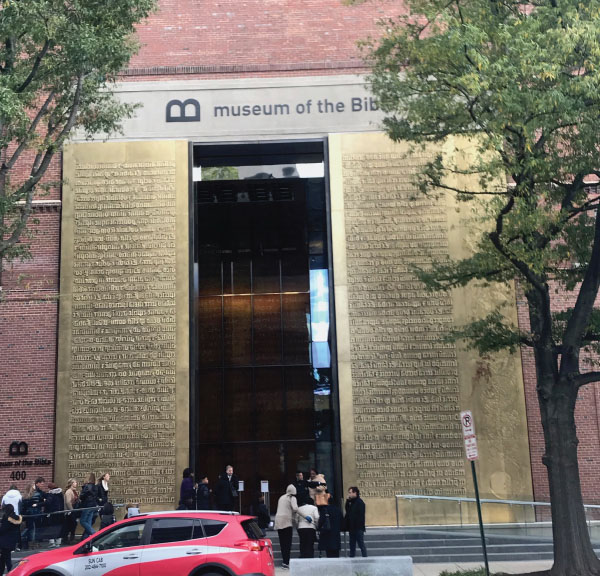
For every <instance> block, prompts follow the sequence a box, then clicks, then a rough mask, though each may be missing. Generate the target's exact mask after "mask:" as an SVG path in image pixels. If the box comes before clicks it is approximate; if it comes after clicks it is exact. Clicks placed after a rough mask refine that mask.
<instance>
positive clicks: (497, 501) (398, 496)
mask: <svg viewBox="0 0 600 576" xmlns="http://www.w3.org/2000/svg"><path fill="white" fill-rule="evenodd" d="M395 497H396V527H397V528H400V511H399V507H398V501H399V500H400V499H402V500H428V501H431V500H442V501H451V502H458V504H459V505H462V503H463V502H477V500H476V499H475V498H467V497H462V496H426V495H423V494H396V495H395ZM480 502H482V503H485V504H508V505H509V506H532V507H535V506H551V505H552V504H551V503H550V502H532V501H528V500H500V499H496V498H481V499H480ZM583 507H584V509H587V508H590V509H600V504H584V505H583ZM461 518H462V508H461ZM461 523H462V520H461Z"/></svg>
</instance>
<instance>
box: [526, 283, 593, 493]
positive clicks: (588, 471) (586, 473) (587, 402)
mask: <svg viewBox="0 0 600 576" xmlns="http://www.w3.org/2000/svg"><path fill="white" fill-rule="evenodd" d="M574 300H575V296H574V295H573V294H567V293H564V292H563V293H560V294H558V295H555V296H554V298H553V308H554V310H561V309H565V308H566V307H568V306H570V305H572V304H573V302H574ZM517 309H518V314H519V325H520V326H521V328H522V329H524V330H527V329H528V328H529V315H528V314H529V313H528V309H527V302H526V300H525V296H524V295H523V293H522V291H519V293H518V295H517ZM521 359H522V364H523V377H524V380H525V403H526V410H527V420H528V427H529V446H530V453H531V468H532V475H533V492H534V498H535V500H536V501H539V502H548V501H549V500H550V494H549V488H548V476H547V473H546V467H545V466H544V465H543V464H542V456H543V455H544V436H543V431H542V423H541V420H540V410H539V406H538V399H537V393H536V376H535V363H534V358H533V353H532V352H531V350H530V349H524V350H523V351H522V352H521ZM585 369H587V368H585V367H584V365H583V363H582V370H585ZM575 417H576V423H577V436H578V438H579V449H578V452H579V472H580V476H581V488H582V491H583V500H584V502H585V503H587V504H600V384H590V385H588V386H585V387H583V388H582V389H581V391H580V393H579V397H578V399H577V406H576V411H575Z"/></svg>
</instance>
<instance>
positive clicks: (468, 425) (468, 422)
mask: <svg viewBox="0 0 600 576" xmlns="http://www.w3.org/2000/svg"><path fill="white" fill-rule="evenodd" d="M460 422H461V424H462V431H463V439H464V442H465V452H466V454H467V460H470V462H471V472H472V474H473V486H474V487H475V500H476V501H477V516H478V518H479V532H480V533H481V547H482V549H483V560H484V562H485V574H486V576H490V567H489V564H488V556H487V547H486V545H485V532H484V530H483V517H482V515H481V500H480V499H479V485H478V484H477V470H476V469H475V460H477V459H478V458H479V450H478V448H477V436H475V423H474V421H473V414H471V411H470V410H465V411H464V412H461V413H460Z"/></svg>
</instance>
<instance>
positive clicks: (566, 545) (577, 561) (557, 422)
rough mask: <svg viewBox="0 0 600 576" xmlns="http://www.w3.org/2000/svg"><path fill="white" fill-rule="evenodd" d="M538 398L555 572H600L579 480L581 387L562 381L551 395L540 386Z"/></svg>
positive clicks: (562, 575) (575, 575) (576, 575)
mask: <svg viewBox="0 0 600 576" xmlns="http://www.w3.org/2000/svg"><path fill="white" fill-rule="evenodd" d="M538 368H539V367H538ZM538 374H539V372H538ZM548 376H549V375H547V377H548ZM549 377H552V376H549ZM538 400H539V405H540V411H541V417H542V425H543V427H544V440H545V447H546V452H545V454H544V457H543V462H544V464H545V466H546V468H547V470H548V482H549V485H550V501H551V502H552V533H553V539H554V566H553V567H552V570H551V574H552V575H553V576H592V575H600V561H599V560H598V558H597V557H596V554H595V553H594V550H593V548H592V544H591V541H590V536H589V533H588V528H587V524H586V518H585V511H584V508H583V498H582V495H581V483H580V480H579V464H578V461H577V445H578V442H579V441H578V440H577V431H576V429H575V402H576V400H577V388H576V387H575V386H574V385H573V383H572V382H561V381H558V382H555V384H554V386H552V392H551V394H550V395H547V394H544V393H543V391H542V390H541V389H540V388H539V387H538Z"/></svg>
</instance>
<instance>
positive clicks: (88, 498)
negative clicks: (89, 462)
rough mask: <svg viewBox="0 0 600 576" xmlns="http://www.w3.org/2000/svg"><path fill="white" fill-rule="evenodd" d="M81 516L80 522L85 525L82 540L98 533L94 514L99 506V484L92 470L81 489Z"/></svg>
mask: <svg viewBox="0 0 600 576" xmlns="http://www.w3.org/2000/svg"><path fill="white" fill-rule="evenodd" d="M80 498H81V508H82V510H81V518H80V519H79V523H80V524H81V526H82V527H83V535H82V536H81V539H82V540H85V539H86V538H87V537H88V536H91V535H92V534H95V533H96V530H94V528H93V526H92V524H93V523H94V515H95V514H96V508H97V506H98V485H97V484H96V475H95V474H94V473H93V472H92V473H90V475H89V476H88V479H87V482H86V483H85V484H84V485H83V490H81V496H80Z"/></svg>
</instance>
